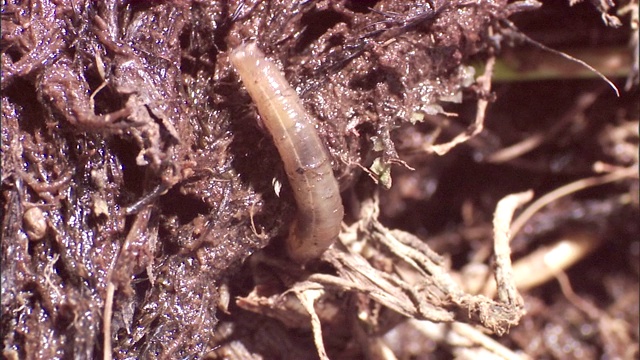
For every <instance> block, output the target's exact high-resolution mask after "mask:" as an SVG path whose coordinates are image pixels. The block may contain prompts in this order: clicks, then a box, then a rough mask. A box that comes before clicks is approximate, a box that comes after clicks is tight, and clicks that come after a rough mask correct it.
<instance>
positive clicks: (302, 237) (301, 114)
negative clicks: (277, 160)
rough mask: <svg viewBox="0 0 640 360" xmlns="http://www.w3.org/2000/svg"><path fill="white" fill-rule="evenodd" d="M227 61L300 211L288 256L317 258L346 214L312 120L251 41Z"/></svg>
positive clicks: (290, 88)
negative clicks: (268, 139) (257, 117)
mask: <svg viewBox="0 0 640 360" xmlns="http://www.w3.org/2000/svg"><path fill="white" fill-rule="evenodd" d="M230 59H231V63H232V64H233V66H234V67H235V69H236V71H237V72H238V74H239V75H240V79H241V80H242V83H243V84H244V86H245V87H246V89H247V92H248V93H249V95H250V96H251V99H253V101H254V102H255V104H256V106H257V108H258V113H259V114H260V116H261V118H262V121H263V122H264V125H265V127H266V128H267V130H268V131H269V133H270V134H271V136H272V137H273V141H274V143H275V145H276V148H277V149H278V153H279V154H280V157H281V158H282V162H283V163H284V169H285V171H286V173H287V177H288V178H289V183H290V184H291V188H292V189H293V196H294V197H295V200H296V205H297V207H298V213H297V216H296V220H295V221H294V223H293V225H292V226H291V230H290V232H289V237H288V239H287V251H288V253H289V256H290V257H291V258H292V259H294V260H295V261H297V262H299V263H305V262H307V261H309V260H312V259H314V258H318V257H319V256H320V255H321V254H322V253H323V252H324V251H325V250H326V249H327V248H329V246H331V244H333V242H334V241H335V240H336V238H337V237H338V234H339V233H340V225H341V223H342V217H343V215H344V210H343V208H342V199H341V198H340V189H339V187H338V182H337V181H336V178H335V177H334V175H333V170H332V169H331V162H330V160H329V156H328V154H327V151H326V149H325V147H324V144H323V143H322V141H321V140H320V137H319V136H318V133H317V132H316V130H315V128H314V124H313V119H312V118H311V117H310V116H309V115H308V114H307V112H306V111H305V109H304V107H303V106H302V102H301V100H300V98H299V97H298V94H297V93H296V91H295V90H294V89H293V88H292V87H291V86H290V85H289V83H288V82H287V80H286V79H285V78H284V76H283V75H282V73H281V72H280V70H279V69H278V68H277V67H276V65H275V64H274V63H272V62H271V61H269V60H268V59H267V58H266V57H265V55H264V53H263V52H262V51H261V50H260V49H258V47H257V45H256V44H255V43H248V44H243V45H241V46H240V47H238V48H237V49H234V50H233V51H232V52H231V55H230Z"/></svg>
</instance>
